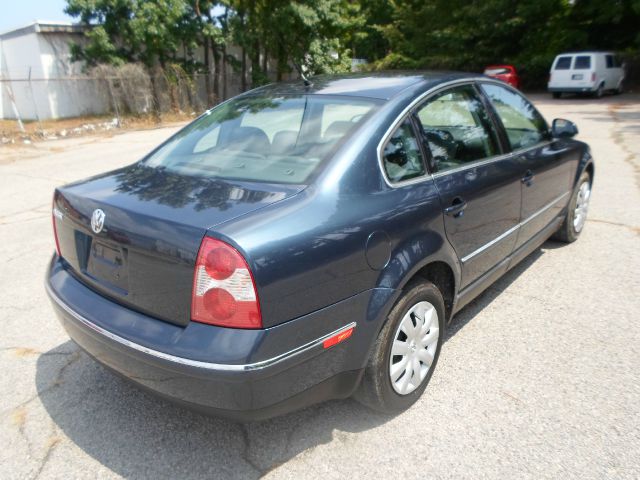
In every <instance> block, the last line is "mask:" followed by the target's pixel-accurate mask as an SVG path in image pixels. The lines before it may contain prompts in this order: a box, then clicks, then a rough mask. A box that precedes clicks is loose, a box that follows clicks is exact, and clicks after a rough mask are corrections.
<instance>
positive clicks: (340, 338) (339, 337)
mask: <svg viewBox="0 0 640 480" xmlns="http://www.w3.org/2000/svg"><path fill="white" fill-rule="evenodd" d="M353 329H354V327H351V328H349V329H348V330H343V331H342V332H340V333H336V334H335V335H334V336H333V337H329V338H327V339H326V340H325V341H324V342H322V346H323V348H331V347H333V346H334V345H337V344H338V343H340V342H344V341H345V340H346V339H347V338H349V337H350V336H351V334H352V333H353Z"/></svg>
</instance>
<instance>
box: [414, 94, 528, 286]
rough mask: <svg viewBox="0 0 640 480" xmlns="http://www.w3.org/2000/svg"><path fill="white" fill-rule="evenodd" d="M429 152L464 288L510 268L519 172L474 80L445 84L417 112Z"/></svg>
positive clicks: (516, 211) (447, 230)
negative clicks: (504, 146) (506, 150)
mask: <svg viewBox="0 0 640 480" xmlns="http://www.w3.org/2000/svg"><path fill="white" fill-rule="evenodd" d="M415 116H416V119H417V121H418V123H419V124H420V125H421V126H422V130H423V132H422V134H423V136H424V139H425V142H424V143H425V145H426V146H427V147H428V148H427V149H426V150H427V154H430V159H429V162H430V164H431V169H432V176H433V179H434V182H435V184H436V187H437V189H438V193H439V195H440V200H441V204H442V208H443V214H444V224H445V229H446V234H447V238H448V240H449V242H450V243H451V245H452V246H453V248H454V249H455V251H456V253H457V255H458V257H459V258H460V262H461V270H462V278H461V288H465V287H467V286H469V285H470V284H472V282H474V281H476V280H478V279H479V278H480V277H482V276H483V275H484V274H487V273H488V272H490V271H491V272H495V273H498V270H500V273H501V272H502V269H503V267H504V269H506V264H505V262H504V260H505V258H506V257H508V256H509V254H510V253H511V252H512V251H513V248H514V245H515V242H516V229H517V225H518V221H519V219H520V196H521V191H520V177H521V173H520V171H519V170H518V169H517V168H515V167H514V165H513V164H512V161H511V158H510V157H509V156H506V155H504V154H503V147H502V143H501V141H500V139H499V136H498V133H497V131H496V128H495V124H494V123H493V121H492V119H491V117H490V115H489V112H488V110H487V109H486V105H485V104H484V103H483V99H482V97H481V95H480V93H479V92H478V90H477V89H476V87H475V86H474V85H473V84H472V83H469V84H463V85H457V86H453V87H449V88H446V89H443V90H441V91H439V92H436V93H435V94H433V95H432V96H430V97H428V98H427V100H425V102H424V103H422V104H421V105H420V106H419V107H418V108H417V109H416V111H415Z"/></svg>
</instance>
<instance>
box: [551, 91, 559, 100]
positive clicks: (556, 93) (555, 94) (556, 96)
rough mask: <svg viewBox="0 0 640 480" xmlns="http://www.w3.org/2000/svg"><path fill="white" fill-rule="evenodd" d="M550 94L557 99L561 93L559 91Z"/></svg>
mask: <svg viewBox="0 0 640 480" xmlns="http://www.w3.org/2000/svg"><path fill="white" fill-rule="evenodd" d="M551 96H552V97H553V98H555V99H558V98H560V97H561V96H562V93H561V92H553V93H552V94H551Z"/></svg>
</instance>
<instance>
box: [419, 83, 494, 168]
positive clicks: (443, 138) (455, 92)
mask: <svg viewBox="0 0 640 480" xmlns="http://www.w3.org/2000/svg"><path fill="white" fill-rule="evenodd" d="M417 115H418V119H419V120H420V123H421V124H422V130H423V133H424V136H425V138H426V140H427V143H428V145H429V150H430V152H431V156H432V157H433V160H434V163H435V165H436V168H437V171H445V170H449V169H451V168H456V167H459V166H461V165H464V164H465V163H469V162H473V161H476V160H480V159H483V158H487V157H491V156H493V155H496V154H498V153H499V150H498V142H497V136H496V133H495V130H494V128H493V124H492V123H491V121H490V120H489V116H488V114H487V112H486V110H485V108H484V105H483V104H482V101H481V100H480V98H479V96H478V93H477V92H476V90H475V89H474V88H473V87H472V86H471V85H464V86H460V87H454V88H451V89H449V90H445V91H444V92H442V93H440V94H437V95H435V96H433V97H431V98H430V99H429V100H427V101H426V102H425V103H424V104H423V105H422V106H421V107H420V108H419V109H418V111H417Z"/></svg>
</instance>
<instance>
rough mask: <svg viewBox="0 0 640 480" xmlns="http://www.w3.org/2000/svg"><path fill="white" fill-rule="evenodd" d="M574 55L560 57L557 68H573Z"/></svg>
mask: <svg viewBox="0 0 640 480" xmlns="http://www.w3.org/2000/svg"><path fill="white" fill-rule="evenodd" d="M571 58H572V57H559V58H558V60H557V61H556V68H555V69H556V70H569V69H570V68H571Z"/></svg>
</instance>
